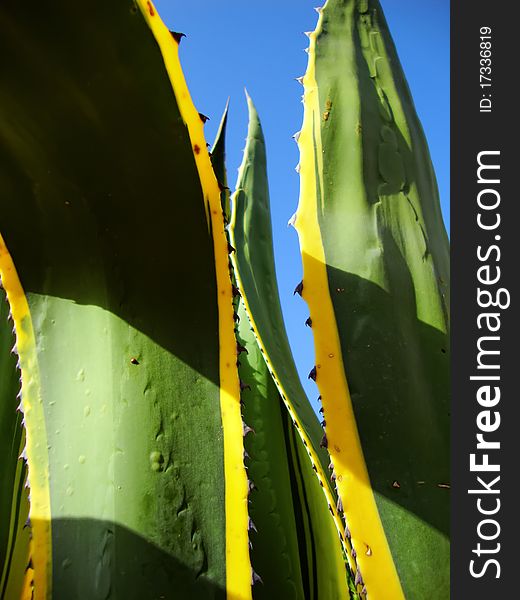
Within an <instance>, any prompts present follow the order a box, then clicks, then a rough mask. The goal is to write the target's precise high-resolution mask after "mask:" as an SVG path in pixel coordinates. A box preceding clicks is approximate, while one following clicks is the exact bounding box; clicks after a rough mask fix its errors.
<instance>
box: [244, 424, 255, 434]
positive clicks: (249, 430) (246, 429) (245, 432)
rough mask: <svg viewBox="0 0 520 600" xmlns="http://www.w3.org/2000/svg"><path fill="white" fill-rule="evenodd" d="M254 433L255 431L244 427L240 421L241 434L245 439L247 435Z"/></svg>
mask: <svg viewBox="0 0 520 600" xmlns="http://www.w3.org/2000/svg"><path fill="white" fill-rule="evenodd" d="M251 432H252V433H255V430H254V429H253V428H252V427H249V425H246V424H245V423H244V422H243V421H242V434H243V436H244V437H245V436H246V435H247V434H248V433H251Z"/></svg>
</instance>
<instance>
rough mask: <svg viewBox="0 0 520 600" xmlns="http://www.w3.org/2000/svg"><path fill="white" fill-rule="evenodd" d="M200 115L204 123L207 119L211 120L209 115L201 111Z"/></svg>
mask: <svg viewBox="0 0 520 600" xmlns="http://www.w3.org/2000/svg"><path fill="white" fill-rule="evenodd" d="M199 117H200V120H201V121H202V122H203V123H205V122H206V121H209V117H208V116H206V115H203V114H202V113H199Z"/></svg>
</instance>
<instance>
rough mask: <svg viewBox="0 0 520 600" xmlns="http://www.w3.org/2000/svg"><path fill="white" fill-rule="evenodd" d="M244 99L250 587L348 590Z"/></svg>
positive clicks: (313, 593)
mask: <svg viewBox="0 0 520 600" xmlns="http://www.w3.org/2000/svg"><path fill="white" fill-rule="evenodd" d="M247 101H248V108H249V129H248V137H247V141H246V149H245V151H244V158H243V162H242V165H241V168H240V173H239V178H238V183H237V191H236V192H235V194H234V196H233V200H234V201H233V207H232V208H233V214H232V222H231V226H230V232H231V236H232V243H233V245H235V247H236V253H235V254H234V255H233V258H232V260H233V262H234V265H235V273H236V276H237V280H238V281H239V282H240V287H241V290H242V299H241V300H240V306H239V310H238V315H239V317H240V319H239V321H238V326H237V330H238V335H239V339H240V341H241V343H242V344H244V346H245V347H246V348H247V349H248V355H247V357H246V358H245V359H244V360H242V364H241V366H240V368H239V372H240V377H241V380H242V381H247V383H248V384H249V386H250V388H251V389H250V390H247V391H243V405H244V418H245V421H246V422H247V423H248V425H250V426H252V427H253V428H254V429H255V431H256V435H255V436H252V437H250V438H248V440H247V441H246V447H247V448H248V454H249V456H250V459H251V460H250V462H249V463H248V472H249V474H250V476H251V477H252V479H253V481H255V484H256V486H257V487H258V491H257V492H255V495H254V496H253V497H252V499H251V509H250V511H251V515H252V517H253V520H254V521H255V524H256V525H257V526H258V533H255V535H254V537H253V548H252V562H253V565H254V567H255V569H257V570H258V572H259V573H260V574H262V573H263V572H265V573H266V576H264V577H263V579H264V586H263V587H262V588H261V589H260V590H259V592H258V594H257V592H256V589H255V591H254V596H255V597H258V598H263V597H265V598H267V597H269V596H273V595H275V594H276V593H277V591H276V590H277V587H278V590H279V591H278V594H280V593H281V591H280V590H282V589H284V590H285V591H284V592H283V595H284V597H286V596H287V597H298V598H299V597H305V598H323V599H325V598H330V599H331V600H332V599H336V598H337V599H339V598H348V597H349V590H348V579H347V577H348V567H347V563H346V558H345V555H344V553H343V546H345V549H346V551H347V552H348V553H350V547H349V544H348V539H347V538H346V537H345V532H344V527H343V524H342V522H341V518H340V515H339V513H338V511H337V510H336V508H335V506H336V500H335V496H334V492H333V490H332V489H331V487H330V486H329V481H328V477H327V476H326V475H325V473H324V469H323V466H322V465H323V464H327V463H328V458H327V454H326V451H325V450H323V449H322V448H320V445H319V440H320V439H321V438H322V436H323V430H322V429H321V427H320V425H319V422H318V420H317V418H316V415H315V414H314V411H313V410H312V408H311V406H310V404H309V402H308V399H307V397H306V395H305V392H304V391H303V389H302V387H301V383H300V380H299V377H298V375H297V372H296V367H295V365H294V362H293V358H292V354H291V352H290V349H289V345H288V341H287V336H286V333H285V327H284V323H283V317H282V313H281V308H280V301H279V296H278V287H277V283H276V274H275V265H274V258H273V246H272V233H271V221H270V206H269V191H268V181H267V165H266V153H265V141H264V137H263V133H262V129H261V125H260V121H259V118H258V114H257V112H256V109H255V107H254V105H253V103H252V101H251V99H250V98H249V97H247ZM273 334H274V335H275V338H274V339H273V338H272V337H270V336H272V335H273ZM264 340H266V341H265V345H264ZM270 342H271V343H270ZM272 356H274V357H275V360H276V361H277V362H272V360H271V357H272ZM282 382H283V383H282ZM282 393H283V394H284V398H282V395H281V394H282ZM290 394H294V395H295V398H293V397H292V396H291V395H290ZM307 432H309V433H307ZM322 461H323V462H322ZM325 461H326V462H325ZM324 492H325V493H324ZM331 513H332V517H331ZM273 521H274V522H275V524H276V525H277V526H276V527H275V528H274V530H273ZM259 524H261V525H262V526H259ZM295 528H296V529H295ZM338 530H339V532H340V536H338ZM295 538H296V542H297V548H295ZM256 539H258V546H257V545H256V544H255V542H254V540H256ZM280 552H281V553H282V556H279V553H280ZM286 565H287V566H286ZM273 575H274V576H273ZM280 577H281V579H280V580H278V578H280ZM275 584H276V585H275ZM284 586H285V587H284ZM290 586H292V587H290ZM291 589H292V592H290V591H289V590H291ZM295 594H296V595H295Z"/></svg>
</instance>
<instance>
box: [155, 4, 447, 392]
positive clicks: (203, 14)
mask: <svg viewBox="0 0 520 600" xmlns="http://www.w3.org/2000/svg"><path fill="white" fill-rule="evenodd" d="M380 1H381V5H382V7H383V10H384V12H385V15H386V18H387V20H388V23H389V26H390V30H391V32H392V35H393V38H394V41H395V44H396V46H397V51H398V53H399V57H400V59H401V63H402V65H403V68H404V71H405V74H406V77H407V79H408V83H409V85H410V88H411V90H412V95H413V97H414V101H415V105H416V108H417V111H418V113H419V117H420V119H421V121H422V124H423V127H424V130H425V133H426V137H427V139H428V144H429V146H430V152H431V155H432V160H433V164H434V167H435V171H436V174H437V179H438V183H439V190H440V195H441V202H442V208H443V214H444V218H445V221H446V225H447V227H449V161H450V157H449V0H421V1H419V2H418V1H417V0H380ZM321 3H322V2H320V0H278V1H274V0H262V1H260V0H259V1H257V2H253V1H252V0H189V1H186V0H155V5H156V7H157V9H158V11H159V13H160V14H161V17H162V18H163V20H164V21H165V23H166V24H167V25H168V27H169V28H170V29H173V30H175V31H181V32H183V33H185V34H186V35H187V37H186V38H184V39H183V40H182V43H181V53H180V56H181V62H182V66H183V70H184V74H185V76H186V79H187V82H188V86H189V88H190V92H191V95H192V98H193V101H194V102H195V105H196V106H197V109H198V110H199V112H202V113H204V114H205V115H208V116H209V117H210V121H208V122H207V123H206V138H207V140H208V142H210V143H212V141H213V138H214V135H215V133H216V130H217V127H218V123H219V120H220V116H221V113H222V111H223V109H224V106H225V103H226V100H227V98H228V96H230V98H231V103H230V115H229V121H228V135H227V162H228V165H227V166H228V173H229V180H230V186H232V185H233V184H234V182H235V180H236V175H237V169H238V166H239V164H240V162H241V160H242V150H243V148H244V145H245V136H246V133H247V107H246V102H245V97H244V87H246V88H247V90H248V92H249V94H250V95H251V96H252V98H253V101H254V103H255V105H256V108H257V110H258V113H259V116H260V119H261V121H262V126H263V130H264V134H265V138H266V144H267V160H268V170H269V184H270V185H269V187H270V194H271V209H272V221H273V238H274V246H275V254H276V268H277V275H278V282H279V287H280V296H281V301H282V307H283V310H284V317H285V321H286V326H287V330H288V333H289V339H290V341H291V345H292V348H293V354H294V357H295V360H296V364H297V366H298V370H299V372H300V376H301V377H302V380H303V382H304V386H305V388H306V390H307V392H308V394H309V398H310V399H311V401H313V403H314V401H315V398H316V396H317V395H318V392H317V390H316V387H315V385H314V383H313V382H311V381H308V380H307V379H306V376H307V374H308V372H309V370H310V369H311V367H312V366H313V364H314V350H313V345H312V335H311V332H310V330H309V329H308V328H307V327H305V326H304V321H305V319H306V318H307V316H308V314H307V307H306V305H305V302H304V301H303V300H302V299H301V298H299V297H298V296H295V297H293V293H292V292H293V290H294V287H295V285H296V284H297V283H298V282H299V281H300V279H301V261H300V255H299V247H298V239H297V236H296V232H295V231H294V230H293V229H292V228H288V227H287V221H288V219H289V218H290V216H291V215H292V214H293V213H294V211H295V209H296V206H297V203H298V193H299V181H298V175H297V174H296V172H295V170H294V167H295V165H296V164H297V162H298V149H297V146H296V144H295V143H294V140H293V139H292V135H293V134H294V133H295V132H296V131H298V130H299V129H300V127H301V123H302V117H303V106H302V104H301V102H300V99H301V94H302V88H301V86H300V84H298V83H297V82H296V81H295V78H296V77H298V76H300V75H303V73H304V72H305V68H306V64H307V54H306V53H305V52H304V51H303V50H304V48H305V47H306V46H307V38H306V37H305V35H303V32H304V31H311V30H313V29H314V28H315V25H316V21H317V17H318V15H317V14H316V12H315V10H314V7H315V6H317V5H319V4H321Z"/></svg>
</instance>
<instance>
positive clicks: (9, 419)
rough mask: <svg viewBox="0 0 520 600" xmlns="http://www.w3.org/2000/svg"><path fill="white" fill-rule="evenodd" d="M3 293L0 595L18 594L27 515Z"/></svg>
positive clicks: (16, 376) (16, 378)
mask: <svg viewBox="0 0 520 600" xmlns="http://www.w3.org/2000/svg"><path fill="white" fill-rule="evenodd" d="M8 315H9V307H8V305H7V301H6V297H5V292H4V291H3V289H1V288H0V448H1V450H0V598H2V599H4V598H5V599H8V598H15V597H19V596H20V594H21V590H22V586H23V579H24V571H25V567H26V565H27V561H28V557H29V530H28V529H27V530H26V531H24V530H23V528H24V527H25V525H26V521H27V517H28V514H29V505H28V502H27V491H26V489H25V488H24V484H25V478H26V467H25V464H24V461H23V460H22V459H19V456H20V455H21V453H22V451H23V446H24V441H25V440H24V432H23V426H22V413H21V412H20V411H19V410H17V407H18V405H19V403H20V400H19V398H17V396H18V393H19V391H20V372H19V370H18V368H17V366H16V362H17V357H16V353H15V349H14V346H15V337H14V334H13V331H12V330H13V323H12V320H9V319H8Z"/></svg>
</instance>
